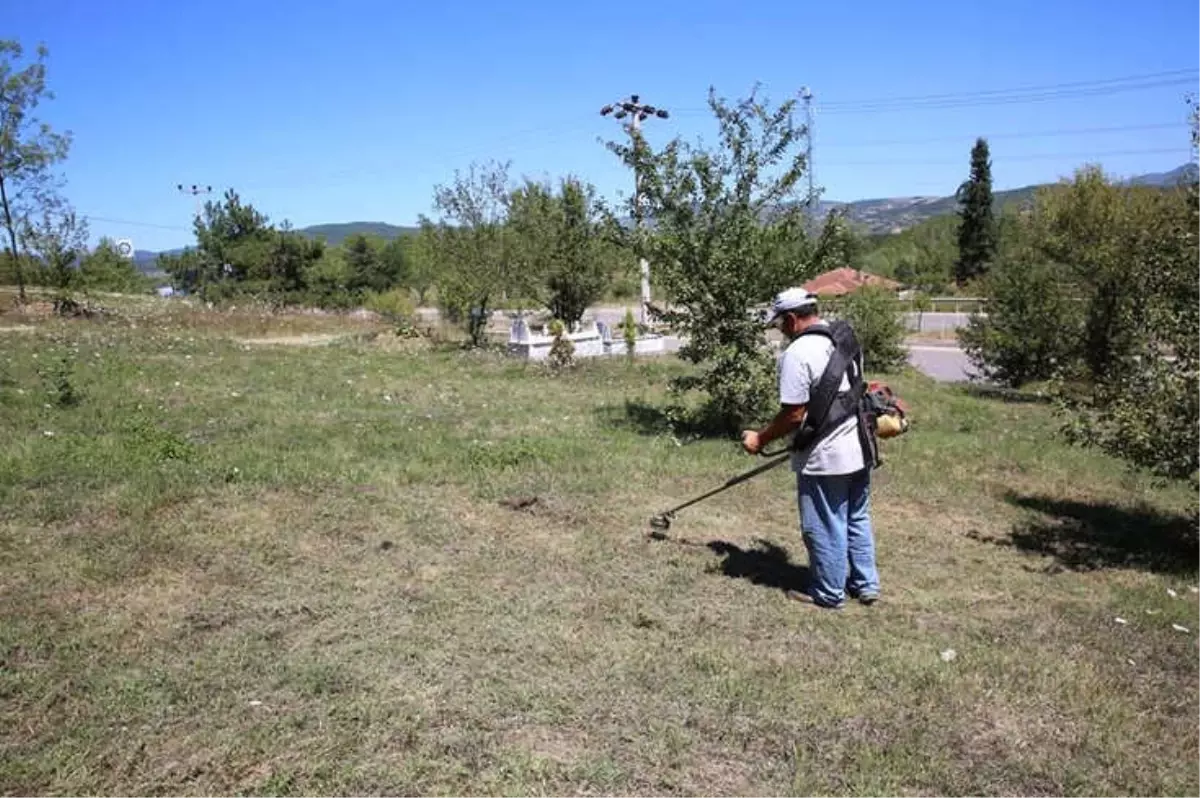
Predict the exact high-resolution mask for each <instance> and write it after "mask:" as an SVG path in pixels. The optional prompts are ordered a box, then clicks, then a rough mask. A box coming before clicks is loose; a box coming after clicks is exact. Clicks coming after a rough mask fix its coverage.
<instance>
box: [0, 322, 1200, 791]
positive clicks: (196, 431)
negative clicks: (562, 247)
mask: <svg viewBox="0 0 1200 798" xmlns="http://www.w3.org/2000/svg"><path fill="white" fill-rule="evenodd" d="M130 312H132V311H130ZM189 313H191V314H192V315H195V314H199V311H189ZM151 318H152V319H153V320H154V321H153V323H146V320H147V319H151ZM260 322H261V320H258V319H251V320H247V319H245V318H240V317H237V316H236V314H230V315H229V316H227V317H225V318H224V320H223V321H222V320H220V319H217V318H213V319H208V320H204V319H200V320H196V319H189V320H183V321H181V320H178V319H175V320H173V319H172V317H171V315H170V314H168V313H164V312H161V311H159V310H155V311H154V313H153V315H151V316H145V315H143V316H139V317H137V318H136V319H135V320H134V321H133V322H132V323H131V321H130V317H129V316H128V315H127V316H125V317H122V318H117V319H114V320H111V321H107V322H87V321H72V322H61V321H40V322H38V323H37V325H36V329H35V330H33V331H27V332H22V333H9V334H4V333H0V336H3V337H2V338H0V340H2V341H3V343H4V350H3V355H2V356H0V433H2V434H3V436H4V439H5V442H6V444H5V446H4V447H3V448H2V449H0V507H2V508H3V509H2V510H0V790H3V791H4V792H5V793H12V794H17V793H19V794H30V793H39V794H41V793H55V794H63V793H70V794H78V793H89V794H114V793H120V794H142V793H147V794H149V793H174V794H218V793H259V794H262V793H266V794H288V793H305V794H348V793H376V794H382V793H389V794H394V793H404V794H454V793H476V794H480V793H482V794H502V793H503V794H512V793H539V794H546V793H549V794H590V793H604V794H749V793H754V794H762V793H771V794H791V793H800V794H813V793H836V794H850V793H854V794H862V793H868V794H872V793H879V794H915V793H922V794H924V793H937V794H1043V793H1048V794H1087V795H1097V794H1106V795H1107V794H1196V793H1197V791H1198V789H1200V785H1198V784H1197V768H1196V761H1197V758H1196V755H1197V744H1198V740H1197V726H1196V722H1195V721H1196V717H1197V709H1198V695H1197V635H1196V632H1197V596H1196V594H1195V593H1194V592H1192V589H1193V588H1194V586H1195V582H1196V550H1195V538H1194V527H1193V526H1192V524H1191V523H1190V519H1189V518H1187V517H1186V514H1187V513H1189V512H1191V507H1192V497H1191V496H1190V495H1189V494H1188V493H1187V492H1186V491H1183V490H1182V489H1178V488H1170V487H1161V486H1155V485H1153V484H1152V483H1150V482H1148V481H1146V480H1143V479H1141V478H1138V477H1135V476H1131V475H1130V474H1129V473H1128V472H1127V471H1126V470H1125V469H1124V468H1123V467H1122V466H1121V465H1120V464H1118V463H1116V462H1114V461H1112V460H1110V459H1107V458H1104V457H1101V456H1098V455H1096V454H1094V453H1091V452H1087V451H1081V450H1076V449H1068V448H1065V447H1064V446H1062V445H1061V444H1060V443H1058V442H1057V440H1056V439H1055V437H1054V434H1053V430H1054V422H1053V419H1052V418H1051V417H1050V415H1049V411H1048V409H1047V408H1046V407H1044V406H1042V405H1039V404H1037V403H1035V402H1016V401H1011V398H1010V400H1008V401H1005V400H1004V399H1003V398H985V397H980V396H976V395H971V394H970V393H969V392H967V391H964V390H962V389H959V388H954V387H948V386H939V385H935V384H934V383H932V382H931V381H929V380H927V379H925V378H923V377H922V376H920V375H917V374H911V373H910V374H906V375H903V376H901V377H898V378H895V379H892V380H890V381H891V382H892V383H893V385H895V386H896V387H897V388H898V389H899V390H900V391H901V393H902V394H903V395H904V396H905V398H906V399H908V400H909V401H910V402H911V404H912V405H913V406H914V408H915V414H916V416H915V418H916V421H915V427H914V430H913V432H912V433H911V434H910V435H908V436H905V437H903V438H901V439H898V440H894V441H889V442H887V444H886V454H887V463H886V464H885V466H884V467H883V468H882V469H881V470H880V471H879V472H877V473H878V477H877V480H876V487H875V498H874V501H875V522H876V528H877V535H878V546H879V561H880V567H881V570H882V575H883V579H884V596H885V598H884V601H882V602H881V603H880V604H878V605H876V606H875V607H872V608H863V607H859V606H857V605H855V606H851V607H848V608H847V609H845V610H844V611H841V612H839V613H829V612H822V611H820V610H815V609H812V608H809V607H805V606H803V605H800V604H797V603H795V602H792V601H789V600H788V599H787V598H786V597H785V593H784V591H785V589H787V588H790V587H795V586H797V585H799V584H800V583H802V581H803V579H804V578H805V574H806V569H805V555H804V549H803V546H802V544H801V542H800V538H799V534H798V530H797V519H796V510H795V504H794V496H793V485H792V483H791V478H790V475H789V474H788V473H787V472H786V470H785V469H778V470H775V471H772V472H770V473H769V474H767V475H764V476H762V477H760V478H758V479H756V480H754V481H751V482H749V483H747V484H745V485H742V486H739V487H738V488H735V489H733V490H731V491H729V492H727V493H725V494H721V495H720V496H718V497H715V498H713V499H711V500H709V501H708V502H705V503H704V504H701V505H698V506H696V507H694V508H691V509H689V510H686V511H684V512H683V513H681V514H680V516H679V517H678V518H677V520H676V522H675V526H674V528H673V529H672V530H671V532H670V533H669V536H668V539H666V540H662V541H655V540H651V539H650V538H649V537H648V536H647V534H646V533H647V531H648V528H647V524H646V522H647V519H648V518H649V517H650V516H651V515H652V514H654V513H656V512H658V511H660V510H662V509H665V508H666V507H668V506H670V505H672V504H675V503H677V502H679V501H682V500H684V499H686V498H689V497H691V496H692V495H695V494H698V493H700V492H703V491H704V490H707V489H708V488H710V487H713V486H715V485H717V484H719V483H720V482H722V481H724V480H725V479H726V478H727V477H728V476H730V475H732V474H733V473H736V472H738V471H740V470H742V469H746V468H749V467H751V466H752V465H754V462H753V461H752V460H750V459H749V458H747V457H745V456H744V455H742V454H740V453H739V450H738V448H737V446H736V445H735V443H734V442H731V441H719V440H696V441H692V440H686V439H685V440H680V439H679V438H676V437H675V436H674V435H672V433H671V432H670V431H669V430H666V429H662V428H657V427H655V426H654V425H653V424H647V423H645V419H644V418H636V417H635V418H631V417H630V414H629V410H628V408H629V407H630V406H635V407H636V406H638V405H653V404H654V403H656V402H658V401H660V400H661V397H662V391H663V386H664V384H665V382H666V379H667V378H668V376H669V375H671V374H673V373H675V372H677V371H678V370H679V369H681V368H682V366H681V365H680V364H678V363H677V362H675V361H672V360H656V361H647V362H639V363H637V364H635V365H630V364H628V363H625V362H623V361H619V360H618V361H614V362H606V363H599V362H585V363H583V364H582V365H581V366H580V367H579V368H577V369H575V370H574V371H572V372H570V373H567V374H564V375H560V376H550V375H549V374H548V373H546V372H545V371H544V370H543V369H542V368H540V367H538V366H528V365H525V364H522V363H518V362H514V361H512V360H508V359H506V358H504V357H502V356H499V355H495V354H471V353H466V352H462V351H454V350H449V349H437V348H434V349H429V348H427V347H421V346H419V345H407V344H402V343H399V342H392V341H390V340H389V338H388V336H387V335H386V334H385V335H383V336H380V337H375V338H372V337H371V336H370V335H369V334H368V335H364V334H362V333H363V330H362V329H360V327H359V326H357V323H356V322H353V321H351V320H343V323H344V324H346V325H348V326H346V327H344V328H341V329H342V330H343V331H344V332H345V333H346V334H345V335H344V336H341V337H337V338H335V339H333V343H329V344H326V345H320V346H283V345H279V346H269V345H268V346H264V345H260V344H248V343H245V339H247V338H261V337H270V336H272V335H281V336H295V335H298V334H302V333H313V332H321V333H331V334H332V333H334V332H336V330H335V329H334V328H333V327H328V328H321V329H320V330H314V329H312V328H310V327H306V326H305V325H306V324H308V322H301V321H297V320H296V319H294V318H289V319H283V320H276V321H272V320H270V319H268V320H266V321H265V322H261V323H260ZM320 323H321V324H329V322H326V321H322V322H320ZM132 324H136V325H137V326H136V327H134V326H132ZM263 325H265V326H263ZM272 325H273V326H272ZM0 326H2V325H0ZM368 332H373V331H368ZM289 340H290V339H289ZM56 364H57V365H56ZM56 370H57V371H58V373H59V375H60V376H59V377H57V378H56V376H55V372H56ZM61 374H66V375H68V383H69V385H70V388H71V390H70V392H69V393H70V394H72V395H73V396H74V399H73V400H71V401H63V390H62V379H61ZM535 498H536V501H534V499H535ZM513 500H516V501H513ZM1168 589H1170V590H1173V591H1175V593H1176V596H1175V597H1172V596H1171V595H1170V594H1169V593H1168V592H1167V591H1168ZM1116 618H1121V619H1122V620H1124V621H1125V623H1124V624H1122V623H1119V622H1117V621H1116V620H1115V619H1116ZM1172 624H1178V625H1181V626H1184V627H1187V629H1188V630H1189V631H1188V632H1187V633H1183V632H1179V631H1176V630H1175V629H1173V628H1172ZM949 649H953V650H954V651H955V653H956V656H955V658H954V659H953V660H951V661H949V662H947V661H944V660H943V658H942V656H941V654H942V652H945V651H947V650H949Z"/></svg>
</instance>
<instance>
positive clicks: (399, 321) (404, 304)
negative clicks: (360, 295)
mask: <svg viewBox="0 0 1200 798" xmlns="http://www.w3.org/2000/svg"><path fill="white" fill-rule="evenodd" d="M363 307H365V308H366V309H367V310H371V311H374V312H375V313H378V314H379V315H380V316H382V317H383V318H384V319H386V320H387V321H388V322H389V323H391V324H396V325H400V326H409V325H411V324H412V321H413V319H414V318H415V316H416V313H417V306H416V303H414V302H413V300H412V296H411V294H410V293H409V291H408V289H406V288H393V289H391V290H389V291H384V292H382V293H376V292H374V291H371V292H368V293H367V295H366V299H365V301H364V302H363Z"/></svg>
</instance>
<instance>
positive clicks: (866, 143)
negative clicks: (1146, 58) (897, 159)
mask: <svg viewBox="0 0 1200 798" xmlns="http://www.w3.org/2000/svg"><path fill="white" fill-rule="evenodd" d="M1184 127H1185V125H1184V124H1183V123H1182V122H1156V123H1153V124H1146V125H1115V126H1112V127H1091V128H1087V127H1081V128H1059V129H1057V130H1031V131H1017V132H1013V133H990V134H989V133H963V134H961V135H958V136H930V137H923V138H912V139H868V140H862V141H832V142H829V143H828V144H826V145H825V146H826V147H882V146H893V145H896V144H934V143H938V142H947V141H963V140H964V139H971V140H972V141H973V140H974V139H976V138H985V139H987V140H988V141H993V140H996V139H1035V138H1049V137H1054V136H1074V135H1086V134H1095V133H1127V132H1133V131H1138V130H1170V129H1176V130H1182V129H1183V128H1184Z"/></svg>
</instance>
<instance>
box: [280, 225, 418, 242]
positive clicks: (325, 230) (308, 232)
mask: <svg viewBox="0 0 1200 798" xmlns="http://www.w3.org/2000/svg"><path fill="white" fill-rule="evenodd" d="M419 229H420V228H417V227H404V226H401V225H394V224H388V223H387V222H342V223H337V224H314V225H312V226H311V227H301V228H299V229H298V230H297V231H296V232H297V233H300V234H301V235H305V236H308V237H309V238H324V239H325V243H327V244H329V245H330V246H335V247H336V246H339V245H340V244H341V243H342V242H343V241H345V240H346V239H347V238H349V237H351V236H354V235H359V234H362V235H368V236H377V237H379V238H382V239H385V240H387V241H391V240H392V239H393V238H399V237H400V236H406V235H413V234H415V233H416V232H417V231H418V230H419Z"/></svg>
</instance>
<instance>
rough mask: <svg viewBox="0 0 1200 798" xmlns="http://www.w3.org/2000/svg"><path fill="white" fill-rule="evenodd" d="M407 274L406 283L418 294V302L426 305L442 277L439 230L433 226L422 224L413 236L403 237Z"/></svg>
mask: <svg viewBox="0 0 1200 798" xmlns="http://www.w3.org/2000/svg"><path fill="white" fill-rule="evenodd" d="M397 240H399V241H402V242H403V244H402V246H403V248H404V257H405V263H406V264H407V276H406V278H405V281H404V282H405V283H406V284H407V285H408V286H409V287H410V288H412V290H413V291H415V292H416V294H417V304H418V305H422V306H423V305H425V303H426V302H427V301H428V300H429V294H430V292H431V291H433V290H434V289H435V288H436V286H437V283H438V280H439V279H440V276H441V272H440V263H441V261H440V260H439V259H438V250H437V247H438V244H439V241H438V231H437V229H436V228H434V227H432V226H428V227H427V226H424V225H423V226H422V227H421V229H420V230H419V231H418V232H417V234H416V235H413V236H405V237H404V238H402V239H397Z"/></svg>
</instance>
